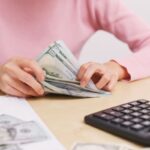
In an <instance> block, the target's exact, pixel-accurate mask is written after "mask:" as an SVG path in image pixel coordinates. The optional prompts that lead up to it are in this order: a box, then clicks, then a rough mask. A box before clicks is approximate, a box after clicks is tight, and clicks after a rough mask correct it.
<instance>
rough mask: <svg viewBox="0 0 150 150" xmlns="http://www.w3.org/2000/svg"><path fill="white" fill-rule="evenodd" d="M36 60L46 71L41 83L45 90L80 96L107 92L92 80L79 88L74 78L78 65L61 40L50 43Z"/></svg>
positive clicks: (98, 94) (96, 95)
mask: <svg viewBox="0 0 150 150" xmlns="http://www.w3.org/2000/svg"><path fill="white" fill-rule="evenodd" d="M37 62H38V63H39V64H40V66H41V67H42V68H43V70H44V71H45V73H46V78H45V81H44V82H43V83H42V84H43V86H44V89H46V90H45V92H48V91H50V92H49V93H57V94H65V95H71V96H80V97H99V96H101V95H108V92H106V91H103V90H98V89H97V88H96V87H95V85H94V83H93V82H92V81H90V82H89V84H88V86H87V87H86V88H81V86H80V83H79V81H77V80H76V76H77V73H78V70H79V68H80V65H79V63H78V61H77V60H76V58H75V57H74V56H73V54H72V53H71V51H70V50H69V49H68V48H67V47H66V46H65V44H64V43H63V42H62V41H56V42H54V43H53V44H52V45H50V46H49V47H48V48H47V49H46V50H45V51H43V52H42V53H41V54H40V55H39V56H38V58H37ZM53 81H55V83H54V82H53ZM109 94H110V93H109Z"/></svg>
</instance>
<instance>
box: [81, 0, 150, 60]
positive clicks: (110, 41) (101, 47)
mask: <svg viewBox="0 0 150 150" xmlns="http://www.w3.org/2000/svg"><path fill="white" fill-rule="evenodd" d="M123 1H124V3H125V4H126V5H127V7H129V8H130V9H131V10H133V11H134V12H135V13H136V14H137V15H139V16H140V17H142V18H143V19H144V20H145V21H146V22H148V23H149V24H150V0H123ZM130 53H131V52H130V51H129V49H128V46H127V45H126V44H125V43H122V42H120V41H119V40H117V39H116V38H115V37H114V36H113V35H110V34H108V33H106V32H97V33H96V34H95V35H93V36H92V37H91V38H90V39H89V40H88V42H87V43H86V44H85V46H84V47H83V50H82V52H81V55H80V62H81V63H84V62H88V61H97V62H104V61H107V60H109V59H110V58H115V57H123V56H125V55H128V54H130Z"/></svg>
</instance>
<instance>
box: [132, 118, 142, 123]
mask: <svg viewBox="0 0 150 150" xmlns="http://www.w3.org/2000/svg"><path fill="white" fill-rule="evenodd" d="M141 121H142V119H140V118H133V119H132V122H134V123H140V122H141Z"/></svg>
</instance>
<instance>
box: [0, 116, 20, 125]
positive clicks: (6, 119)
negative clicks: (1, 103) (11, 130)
mask: <svg viewBox="0 0 150 150" xmlns="http://www.w3.org/2000/svg"><path fill="white" fill-rule="evenodd" d="M20 122H22V120H21V119H18V118H15V117H12V116H10V115H7V114H1V115H0V127H2V126H11V125H14V124H18V123H20Z"/></svg>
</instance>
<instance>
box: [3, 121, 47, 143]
mask: <svg viewBox="0 0 150 150" xmlns="http://www.w3.org/2000/svg"><path fill="white" fill-rule="evenodd" d="M47 138H48V136H47V134H46V133H45V132H44V131H43V130H42V128H41V127H40V126H39V125H38V124H37V123H36V122H34V121H27V122H21V123H18V124H15V125H13V126H9V127H7V126H6V127H0V145H4V144H5V145H7V144H26V143H32V142H37V141H43V140H45V139H47Z"/></svg>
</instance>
